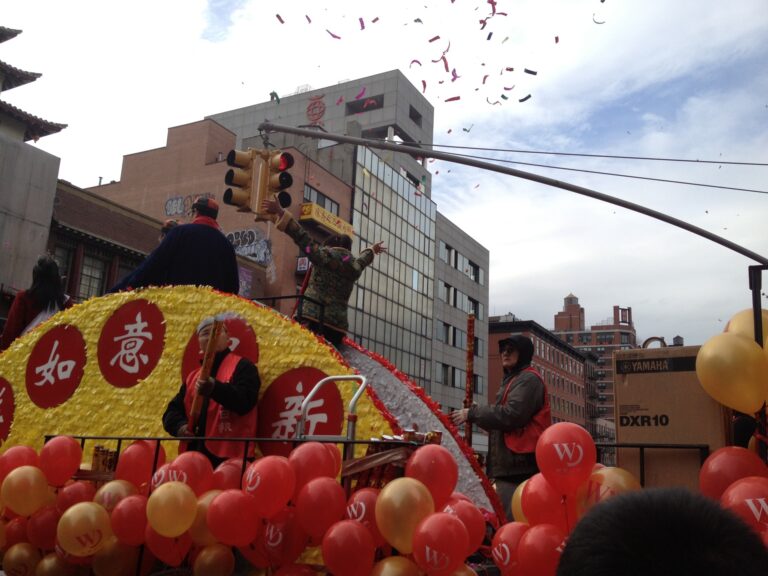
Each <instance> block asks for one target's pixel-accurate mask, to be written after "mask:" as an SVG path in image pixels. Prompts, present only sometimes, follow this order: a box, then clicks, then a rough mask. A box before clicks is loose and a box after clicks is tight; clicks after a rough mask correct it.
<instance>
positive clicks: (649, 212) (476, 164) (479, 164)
mask: <svg viewBox="0 0 768 576" xmlns="http://www.w3.org/2000/svg"><path fill="white" fill-rule="evenodd" d="M259 130H263V131H266V132H284V133H286V134H295V135H297V136H305V137H307V138H318V139H319V138H322V139H324V140H333V141H335V142H342V143H344V144H357V145H359V146H368V147H369V148H378V149H380V150H391V151H393V152H400V153H402V154H411V155H412V156H420V157H424V158H436V159H437V160H445V161H447V162H455V163H456V164H464V165H465V166H472V167H473V168H481V169H483V170H491V171H492V172H500V173H501V174H507V175H509V176H515V177H517V178H522V179H524V180H531V181H533V182H538V183H539V184H545V185H547V186H554V187H555V188H561V189H563V190H568V191H569V192H575V193H576V194H581V195H582V196H589V197H590V198H594V199H595V200H602V201H603V202H608V203H609V204H615V205H616V206H621V207H622V208H626V209H627V210H632V211H634V212H639V213H640V214H645V215H646V216H650V217H651V218H656V219H657V220H661V221H662V222H666V223H667V224H672V225H673V226H677V227H678V228H682V229H683V230H687V231H688V232H691V233H693V234H696V235H697V236H701V237H702V238H706V239H707V240H711V241H712V242H715V243H717V244H720V245H721V246H725V247H726V248H728V249H730V250H733V251H734V252H737V253H739V254H741V255H742V256H746V257H747V258H751V259H752V260H754V261H756V262H759V263H760V264H764V265H768V258H766V257H765V256H761V255H760V254H757V253H756V252H753V251H752V250H749V249H747V248H744V247H743V246H739V245H738V244H735V243H734V242H731V241H730V240H726V239H725V238H723V237H721V236H718V235H717V234H712V233H711V232H708V231H706V230H704V229H703V228H699V227H698V226H694V225H693V224H689V223H688V222H685V221H684V220H679V219H678V218H674V217H673V216H670V215H668V214H664V213H663V212H659V211H657V210H653V209H651V208H646V207H645V206H641V205H639V204H635V203H634V202H629V201H627V200H622V199H620V198H615V197H613V196H609V195H608V194H603V193H601V192H597V191H595V190H591V189H589V188H584V187H583V186H576V185H575V184H569V183H568V182H563V181H562V180H555V179H554V178H547V177H546V176H539V175H538V174H531V173H530V172H524V171H522V170H516V169H515V168H508V167H506V166H498V165H496V164H492V163H490V162H483V161H482V160H475V159H474V158H465V157H463V156H457V155H456V154H450V153H448V152H437V151H435V150H425V149H422V148H416V147H413V146H408V145H407V144H392V143H390V142H382V141H380V140H367V139H365V138H355V137H353V136H341V135H338V134H330V133H328V132H322V131H319V130H309V129H306V128H294V127H293V126H283V125H280V124H273V123H271V122H262V123H261V124H259Z"/></svg>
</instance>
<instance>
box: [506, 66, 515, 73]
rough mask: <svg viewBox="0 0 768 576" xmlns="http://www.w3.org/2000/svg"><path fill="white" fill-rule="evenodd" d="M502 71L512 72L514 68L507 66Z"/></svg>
mask: <svg viewBox="0 0 768 576" xmlns="http://www.w3.org/2000/svg"><path fill="white" fill-rule="evenodd" d="M504 71H505V72H514V71H515V69H514V68H512V66H507V67H506V68H504Z"/></svg>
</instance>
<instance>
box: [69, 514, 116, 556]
mask: <svg viewBox="0 0 768 576" xmlns="http://www.w3.org/2000/svg"><path fill="white" fill-rule="evenodd" d="M56 537H57V538H58V539H59V545H60V546H61V547H62V549H63V550H64V551H65V552H68V553H69V554H72V556H79V557H82V556H90V555H91V554H95V553H96V552H98V551H99V550H101V549H102V547H103V546H104V545H105V544H106V543H107V541H108V540H109V539H110V538H111V537H112V526H111V524H110V521H109V514H107V511H106V510H104V507H103V506H101V505H100V504H96V502H78V503H77V504H75V505H73V506H70V507H69V508H67V510H66V511H65V512H64V514H62V515H61V518H60V519H59V524H58V526H57V527H56Z"/></svg>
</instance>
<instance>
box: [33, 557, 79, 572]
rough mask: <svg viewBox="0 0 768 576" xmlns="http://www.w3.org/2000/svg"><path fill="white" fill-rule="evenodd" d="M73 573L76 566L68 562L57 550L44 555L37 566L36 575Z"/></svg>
mask: <svg viewBox="0 0 768 576" xmlns="http://www.w3.org/2000/svg"><path fill="white" fill-rule="evenodd" d="M73 574H75V567H74V566H72V564H67V562H66V561H65V560H63V559H61V558H60V557H59V556H58V555H57V554H56V553H55V552H51V553H50V554H47V555H45V556H43V559H42V560H40V562H38V563H37V568H35V576H72V575H73Z"/></svg>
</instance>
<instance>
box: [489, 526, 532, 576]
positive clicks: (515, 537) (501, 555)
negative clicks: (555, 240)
mask: <svg viewBox="0 0 768 576" xmlns="http://www.w3.org/2000/svg"><path fill="white" fill-rule="evenodd" d="M528 528H529V526H528V524H523V523H522V522H508V523H507V524H504V525H503V526H502V527H501V528H499V529H498V530H497V531H496V534H494V535H493V540H492V541H491V556H492V557H493V563H494V564H496V567H497V568H498V569H499V571H500V572H501V575H502V576H509V575H510V574H515V573H517V571H518V566H519V561H518V557H517V547H518V545H519V544H520V538H522V537H523V534H525V532H526V531H527V530H528Z"/></svg>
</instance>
